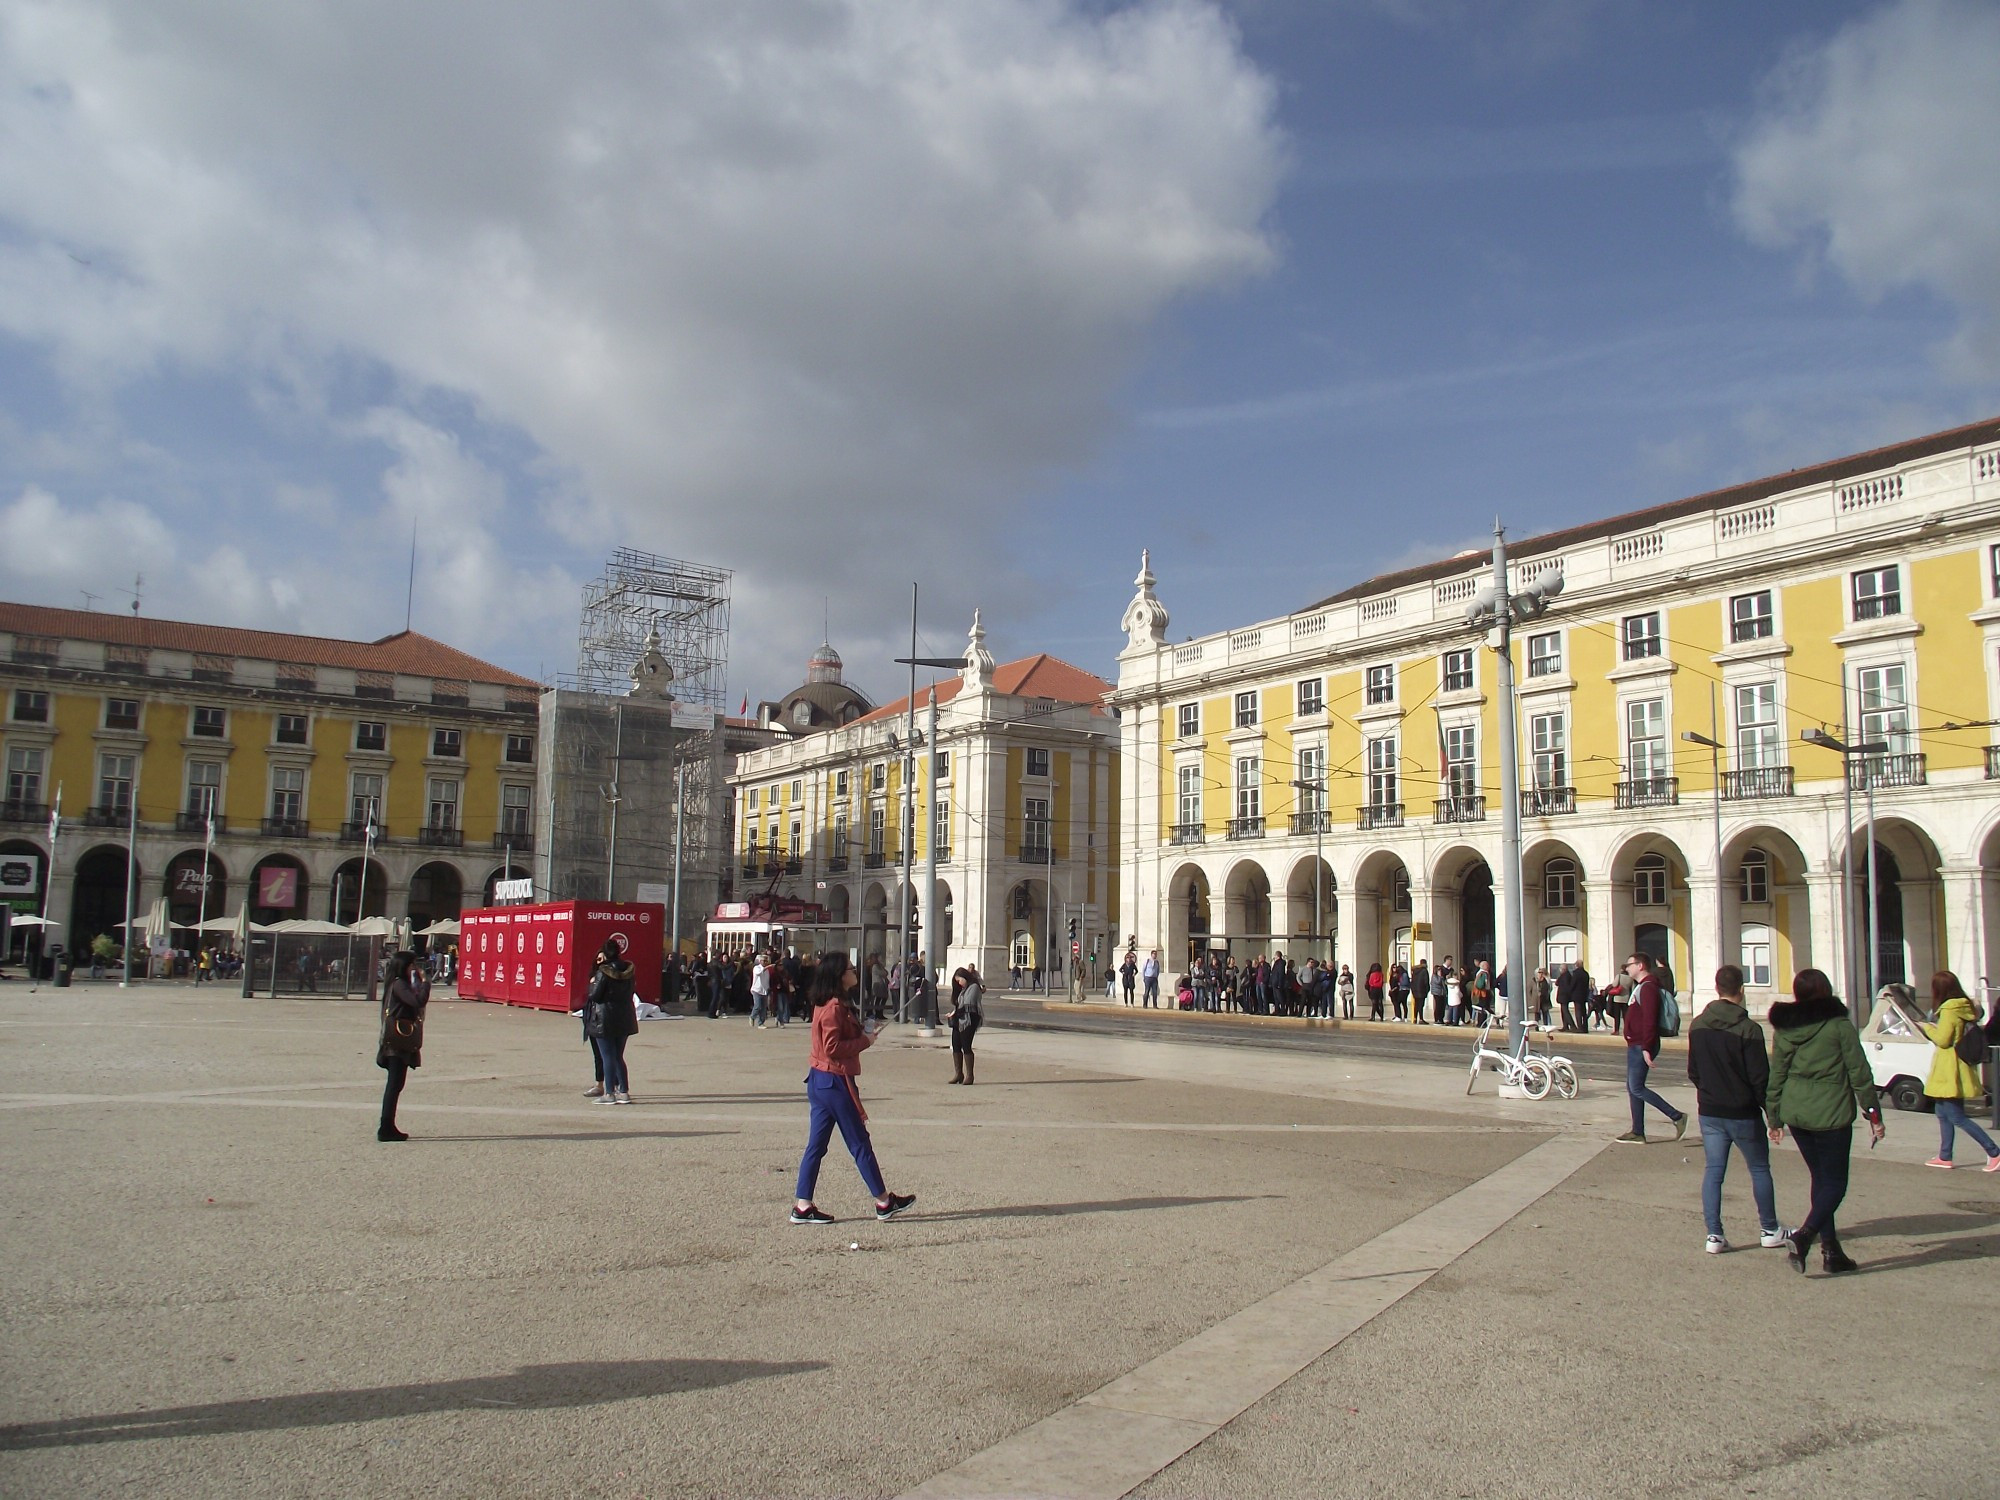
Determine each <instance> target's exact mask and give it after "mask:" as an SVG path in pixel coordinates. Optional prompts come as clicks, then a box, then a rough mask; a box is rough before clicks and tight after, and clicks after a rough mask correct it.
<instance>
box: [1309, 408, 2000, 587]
mask: <svg viewBox="0 0 2000 1500" xmlns="http://www.w3.org/2000/svg"><path fill="white" fill-rule="evenodd" d="M1996 439H2000V417H1988V418H1986V419H1985V420H1984V421H1980V422H1972V423H1968V424H1967V425H1966V426H1964V427H1952V428H1948V429H1947V430H1945V431H1943V432H1933V433H1931V434H1929V435H1928V436H1926V437H1919V438H1907V439H1905V440H1904V441H1903V442H1900V443H1891V444H1890V445H1889V446H1888V447H1886V448H1871V449H1870V450H1869V451H1868V452H1866V453H1855V454H1850V455H1849V456H1848V457H1846V458H1836V459H1829V460H1828V461H1827V462H1825V463H1822V464H1814V465H1813V466H1812V467H1810V468H1805V469H1789V470H1787V471H1786V472H1785V473H1783V474H1773V475H1770V476H1769V477H1767V478H1764V479H1753V480H1751V481H1749V482H1748V483H1747V484H1738V485H1732V486H1730V487H1729V488H1728V489H1721V490H1710V491H1708V493H1706V494H1703V495H1690V496H1688V497H1687V498H1686V499H1685V500H1669V501H1667V502H1666V503H1665V504H1664V505H1655V506H1651V507H1649V508H1647V509H1645V510H1634V511H1627V512H1626V513H1625V514H1624V515H1620V516H1608V517H1606V518H1604V519H1603V520H1598V521H1587V522H1585V523H1584V524H1583V525H1581V526H1571V527H1567V528H1565V529H1564V530H1561V531H1549V532H1544V533H1543V534H1542V535H1540V536H1531V537H1529V538H1527V539H1526V540H1525V541H1519V542H1509V543H1508V544H1507V555H1508V556H1509V557H1522V558H1527V557H1534V556H1536V555H1537V554H1539V553H1545V552H1553V551H1556V550H1559V549H1560V548H1563V547H1569V546H1574V545H1575V544H1576V543H1578V542H1587V541H1593V540H1596V539H1598V538H1600V537H1606V536H1610V535H1612V534H1614V533H1616V532H1621V531H1632V530H1636V529H1638V528H1641V527H1645V526H1657V525H1658V524H1659V523H1660V522H1662V521H1673V520H1678V519H1679V518H1680V517H1682V516H1690V515H1698V514H1699V513H1701V512H1702V511H1705V510H1721V509H1722V508H1724V507H1725V506H1731V505H1749V504H1752V503H1754V502H1755V501H1758V500H1764V499H1768V498H1769V497H1771V496H1772V495H1782V494H1784V493H1786V492H1787V491H1789V490H1803V489H1810V488H1811V487H1812V486H1814V485H1816V484H1838V483H1839V482H1840V481H1841V480H1843V479H1851V478H1853V477H1854V476H1855V475H1857V474H1870V473H1873V472H1875V471H1876V470H1878V469H1891V468H1894V467H1895V466H1896V465H1898V464H1907V463H1913V462H1915V461H1916V460H1917V459H1920V458H1929V457H1930V456H1932V455H1933V454H1937V453H1948V452H1950V451H1951V450H1952V449H1954V448H1976V447H1979V446H1980V445H1981V444H1984V443H1990V442H1993V441H1995V440H1996ZM1481 561H1484V562H1486V563H1488V564H1489V565H1490V564H1491V563H1492V561H1493V549H1492V548H1491V547H1488V548H1486V549H1485V550H1484V551H1481V552H1473V553H1466V554H1463V555H1461V556H1458V557H1446V558H1441V559H1439V560H1438V561H1437V562H1429V563H1424V564H1422V565H1421V566H1419V567H1414V568H1404V569H1402V570H1401V571H1400V572H1396V573H1379V574H1377V575H1376V576H1375V577H1373V578H1367V579H1363V580H1362V581H1361V582H1360V583H1357V584H1355V585H1353V586H1352V587H1351V588H1344V589H1342V590H1341V591H1340V592H1339V593H1337V594H1330V595H1328V596H1327V597H1326V598H1324V599H1321V600H1320V601H1319V602H1318V603H1316V604H1308V605H1307V606H1306V609H1307V610H1314V609H1324V608H1326V606H1327V605H1329V604H1340V603H1344V602H1345V601H1346V600H1349V599H1359V598H1364V597H1366V596H1368V595H1371V594H1386V593H1389V592H1390V591H1392V590H1394V589H1400V588H1407V587H1409V586H1410V585H1411V584H1413V583H1423V582H1425V581H1427V580H1429V579H1433V578H1447V577H1450V576H1452V575H1454V574H1457V573H1462V572H1464V571H1465V570H1466V569H1467V568H1470V567H1472V566H1474V565H1475V564H1477V563H1479V562H1481ZM1303 612H1304V611H1301V613H1303Z"/></svg>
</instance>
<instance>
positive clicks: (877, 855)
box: [861, 849, 889, 870]
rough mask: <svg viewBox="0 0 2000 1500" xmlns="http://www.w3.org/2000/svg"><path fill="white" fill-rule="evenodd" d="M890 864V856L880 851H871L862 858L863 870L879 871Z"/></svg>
mask: <svg viewBox="0 0 2000 1500" xmlns="http://www.w3.org/2000/svg"><path fill="white" fill-rule="evenodd" d="M888 863H889V856H888V855H887V854H885V853H883V852H882V851H881V850H880V849H870V850H869V851H868V852H867V853H866V854H864V855H862V856H861V868H862V869H864V870H879V869H881V868H882V867H883V866H884V865H886V864H888Z"/></svg>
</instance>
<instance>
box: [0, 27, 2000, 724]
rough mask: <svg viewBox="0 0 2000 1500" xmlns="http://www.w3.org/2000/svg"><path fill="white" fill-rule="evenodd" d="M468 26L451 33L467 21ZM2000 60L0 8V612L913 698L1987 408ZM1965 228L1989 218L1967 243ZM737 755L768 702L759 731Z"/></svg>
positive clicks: (1927, 42) (1741, 46)
mask: <svg viewBox="0 0 2000 1500" xmlns="http://www.w3.org/2000/svg"><path fill="white" fill-rule="evenodd" d="M475 10H476V15H477V22H478V24H473V21H474V12H475ZM1996 55H2000V9H1997V8H1995V7H1993V6H1991V5H1986V4H1979V3H1975V0H1961V3H1943V0H1931V3H1914V0H1893V3H1871V4H1860V3H1852V4H1842V3H1816V4H1803V3H1795V4H1778V3H1773V4H1760V5H1756V6H1742V5H1734V4H1706V5H1701V4H1693V5H1677V6H1666V5H1658V4H1644V3H1639V0H1520V3H1515V4H1508V5H1492V4H1484V3H1475V0H1313V3H1285V0H1238V3H1236V4H1234V5H1218V4H1212V3H1206V0H1158V3H1150V4H1141V5H1111V4H1102V3H1081V0H1070V3H1064V0H961V3H959V4H956V5H954V6H951V7H942V8H940V7H935V6H929V5H924V4H920V3H918V0H871V3H869V4H866V5H863V4H862V3H860V0H790V3H784V4H774V5H770V6H762V7H742V6H737V5H730V4H724V3H722V0H681V3H674V4H664V3H661V4H652V3H646V0H629V3H626V4H622V5H613V6H605V7H598V8H594V9H593V10H591V11H589V12H587V13H579V12H576V11H574V10H573V9H572V8H569V7H564V6H561V5H558V4H555V3H551V0H512V3H510V4H508V5H506V6H504V7H501V8H499V9H492V8H488V7H476V8H475V7H473V6H472V5H471V4H470V0H437V3H436V4H434V5H431V6H426V7H418V8H415V9H412V8H409V7H404V6H398V5H393V4H390V3H388V0H346V3H335V0H298V3H296V4H293V5H290V6H287V7H284V8H278V7H268V6H256V5H251V4H248V3H245V4H242V5H238V6H230V5H213V4H204V3H196V0H146V3H140V0H61V3H53V0H0V140H4V141H5V142H6V149H5V150H0V591H4V594H5V596H6V597H11V598H16V599H29V600H34V601H38V602H46V603H57V604H70V605H74V604H80V603H82V602H83V600H84V596H85V594H86V592H88V593H90V594H94V595H96V596H98V597H99V599H100V600H101V604H100V607H106V608H117V607H121V606H122V605H123V604H124V603H125V602H127V601H126V599H125V596H124V595H123V594H121V592H120V591H121V589H126V588H129V587H130V580H131V578H132V575H134V574H135V573H139V572H144V573H145V574H146V575H147V576H146V583H145V586H144V593H145V608H146V609H147V611H148V612H149V613H155V614H161V615H174V616H179V617H189V618H204V619H215V620H221V621H226V622H232V623H244V624H258V625H264V626H270V627H274V628H280V629H302V630H314V631H323V632H326V633H330V634H351V635H363V636H368V635H374V634H380V633H385V632H387V631H390V630H394V629H396V628H399V627H400V626H401V624H402V609H403V577H404V567H405V564H406V561H407V553H408V548H409V545H410V537H411V533H412V531H413V530H414V531H415V533H416V534H417V536H418V540H419V557H420V564H421V567H420V573H421V579H422V582H421V585H420V589H419V599H418V603H417V608H416V611H415V624H416V625H417V627H418V628H419V629H424V630H427V631H430V632H431V633H434V634H437V635H440V636H443V637H445V638H447V639H449V640H452V641H453V642H454V643H455V644H458V645H461V646H463V647H465V648H466V649H469V650H473V651H475V652H479V653H481V654H484V655H487V656H489V657H490V658H491V659H493V660H495V661H498V662H501V663H503V664H505V665H507V666H510V667H513V668H516V669H518V670H522V671H525V672H528V673H530V674H535V675H540V674H543V673H553V672H557V671H563V670H568V669H570V668H571V667H572V666H573V662H574V637H575V619H576V606H577V597H578V590H579V588H580V586H581V584H582V583H583V581H584V580H585V579H587V578H588V577H590V576H591V575H592V574H593V573H594V572H595V570H596V566H597V564H598V563H599V562H600V561H601V560H602V558H603V557H604V556H605V554H606V553H607V552H608V551H609V550H610V549H611V548H612V547H613V546H616V545H621V544H625V545H633V546H639V547H643V548H647V549H649V550H655V551H660V552H665V553H669V554H679V555H685V556H690V557H694V558H698V559H700V560H702V561H704V562H711V563H718V564H722V565H724V566H728V567H731V568H734V569H735V570H736V578H737V605H736V610H735V626H736V628H735V632H734V637H733V640H732V672H731V679H732V688H731V698H732V700H733V699H734V698H735V697H737V696H739V695H743V694H747V695H748V696H750V697H751V698H753V699H754V698H757V697H760V696H769V697H775V696H777V695H779V694H780V693H782V692H783V691H784V690H785V689H786V688H788V687H789V686H791V685H792V684H793V683H794V682H795V681H796V680H797V677H798V676H799V674H800V671H801V670H802V667H803V662H804V659H805V656H806V655H807V654H808V653H809V652H810V650H811V648H812V647H813V646H814V645H815V644H817V641H818V638H819V634H820V629H821V625H820V621H821V618H822V611H823V609H824V610H825V611H826V613H827V614H829V615H830V617H831V620H832V633H833V635H834V639H835V642H836V644H837V645H839V647H840V648H841V650H842V652H843V654H844V655H845V657H846V659H847V662H848V665H849V670H850V676H851V677H853V678H855V679H856V680H858V681H859V682H860V683H861V684H862V685H863V686H864V687H865V688H867V689H869V690H871V691H874V692H876V693H878V694H880V695H884V696H887V695H890V694H893V693H894V691H895V690H896V686H897V684H896V672H895V669H894V668H892V667H889V666H887V665H886V662H885V659H886V658H887V657H888V656H891V655H894V654H896V651H897V649H899V646H900V643H899V640H898V637H899V635H900V634H901V633H902V632H904V631H906V630H907V614H906V611H907V600H908V582H909V580H910V579H911V578H912V577H913V576H914V577H915V578H917V579H918V580H919V581H920V582H921V583H922V585H923V589H924V598H925V608H924V611H923V616H924V636H925V643H926V649H928V650H947V651H953V650H956V649H957V648H958V644H959V643H960V642H961V641H962V639H963V631H964V627H965V622H966V621H967V619H968V618H969V616H970V613H971V610H972V608H973V607H974V606H975V605H978V606H981V607H982V608H983V611H984V619H985V622H986V624H987V626H988V628H989V630H990V632H991V635H992V639H991V644H992V646H993V648H994V649H995V650H996V652H998V653H999V654H1001V655H1002V656H1003V657H1004V656H1010V655H1017V654H1024V653H1026V652H1029V651H1034V650H1044V649H1045V650H1050V651H1053V652H1056V653H1057V654H1059V655H1062V656H1065V657H1067V658H1069V659H1071V660H1073V661H1076V662H1078V663H1079V664H1081V665H1085V666H1088V667H1092V668H1094V669H1096V670H1099V671H1101V672H1105V673H1106V674H1109V673H1110V672H1111V670H1112V656H1113V653H1114V652H1115V651H1116V649H1117V646H1118V644H1119V641H1120V636H1119V632H1118V630H1117V620H1118V616H1119V615H1120V613H1121V612H1122V610H1123V608H1124V604H1125V602H1126V600H1127V599H1128V598H1129V596H1130V591H1131V578H1132V575H1133V573H1134V572H1135V571H1136V568H1137V562H1138V551H1139V548H1140V547H1141V546H1142V545H1145V546H1150V547H1151V548H1152V551H1153V564H1154V568H1155V571H1156V572H1157V573H1158V575H1159V578H1160V592H1161V595H1162V597H1163V599H1164V600H1165V601H1166V602H1167V604H1168V606H1169V608H1170V609H1171V610H1172V612H1173V627H1172V629H1173V631H1174V633H1175V634H1176V635H1177V636H1178V635H1181V634H1188V633H1197V632H1205V631H1208V630H1212V629H1217V628H1220V627H1223V626H1226V625H1229V624H1232V623H1237V622H1243V621H1248V620H1251V619H1258V618H1264V617H1268V616H1270V615H1274V614H1279V613H1283V612H1285V611H1287V610H1290V609H1294V608H1297V607H1299V606H1301V605H1303V604H1305V603H1307V602H1309V601H1311V600H1313V599H1316V598H1318V597H1321V596H1323V595H1325V594H1327V593H1331V592H1333V591H1334V590H1336V589H1339V588H1341V587H1344V586H1346V585H1348V584H1350V583H1353V582H1355V581H1357V580H1358V579H1360V578H1362V577H1365V576H1367V575H1368V574H1370V573H1373V572H1377V571H1381V570H1384V569H1388V568H1393V567H1397V566H1401V565H1405V564H1408V563H1411V562H1414V561H1419V560H1422V559H1424V558H1428V557H1431V556H1435V555H1438V554H1440V553H1446V552H1450V551H1455V550H1457V549H1458V548H1460V547H1465V546H1473V545H1479V544H1481V543H1482V542H1483V541H1484V539H1485V537H1486V535H1487V533H1488V531H1489V529H1490V526H1491V522H1492V518H1493V516H1494V515H1495V514H1496V513H1498V514H1500V515H1503V516H1504V517H1505V518H1506V520H1507V522H1508V524H1509V527H1510V529H1511V531H1512V532H1513V533H1514V534H1515V535H1524V534H1530V533H1532V532H1534V531H1536V530H1541V529H1546V528H1550V527H1555V526H1561V525H1567V524H1571V523H1574V522H1576V521H1580V520H1584V519H1587V518H1590V517H1592V516H1597V515H1603V514H1607V513H1611V512H1615V511H1621V510H1627V509H1631V508H1634V507H1638V506H1643V505H1647V504H1651V503H1655V502H1658V501H1662V500H1667V499H1672V498H1675V497H1677V496H1680V495H1684V494H1689V493H1693V492H1696V491H1700V490H1704V489H1708V488H1711V487H1714V486H1717V485H1722V484H1727V483H1730V482H1732V481H1736V480H1742V479H1748V478H1753V477H1756V476H1758V475H1762V474H1766V473H1771V472H1774V471H1777V470H1782V469H1785V468H1789V467H1793V466H1796V465H1799V464H1804V463H1810V462H1813V461H1816V460H1819V459H1824V458H1829V457H1834V456H1837V455H1839V454H1842V453H1847V452H1852V451H1855V450H1857V449H1860V448H1864V447H1868V446H1871V445H1873V444H1876V443H1879V442H1884V441H1889V440H1893V439H1895V438H1899V437H1905V436H1911V435H1914V434H1916V433H1919V432H1925V431H1930V430H1933V429H1935V428H1939V427H1943V426H1948V425H1952V424H1954V423H1957V422H1961V421H1966V420H1971V419H1973V418H1977V417H1981V416H1989V415H1993V414H1994V413H1996V412H2000V192H1995V191H1994V187H1995V185H1996V184H2000V90H1996V89H1994V88H1993V87H1992V82H1991V76H1990V60H1991V58H1992V57H1994V56H1996ZM1979 184H1984V185H1985V186H1984V188H1983V190H1981V189H1980V188H1979V187H1978V185H1979ZM732 706H733V702H732Z"/></svg>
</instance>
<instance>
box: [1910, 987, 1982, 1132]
mask: <svg viewBox="0 0 2000 1500" xmlns="http://www.w3.org/2000/svg"><path fill="white" fill-rule="evenodd" d="M1931 1006H1932V1008H1933V1009H1934V1010H1936V1012H1937V1019H1936V1020H1935V1021H1927V1022H1921V1023H1919V1024H1921V1025H1922V1026H1923V1028H1924V1035H1925V1036H1927V1037H1929V1038H1930V1039H1931V1045H1932V1046H1933V1047H1935V1048H1936V1049H1937V1055H1936V1056H1934V1057H1933V1058H1932V1059H1931V1071H1930V1076H1929V1077H1928V1078H1926V1079H1925V1080H1924V1093H1925V1094H1926V1095H1928V1096H1929V1098H1930V1100H1931V1102H1932V1103H1934V1104H1935V1105H1936V1106H1937V1118H1938V1154H1937V1155H1936V1156H1933V1157H1932V1158H1931V1159H1930V1160H1929V1161H1927V1162H1925V1163H1924V1165H1925V1166H1927V1167H1943V1168H1944V1169H1945V1170H1947V1171H1949V1170H1950V1169H1951V1167H1952V1165H1953V1163H1952V1159H1951V1148H1952V1145H1953V1143H1954V1141H1955V1139H1956V1137H1957V1134H1958V1132H1959V1131H1961V1130H1963V1131H1964V1132H1965V1133H1966V1134H1967V1135H1969V1136H1971V1137H1972V1139H1973V1140H1974V1141H1976V1142H1978V1143H1979V1145H1981V1146H1982V1147H1984V1148H1985V1150H1986V1170H1987V1171H1989V1172H2000V1146H1996V1145H1994V1144H1993V1137H1992V1136H1990V1135H1988V1134H1987V1133H1986V1132H1985V1131H1984V1130H1982V1129H1981V1128H1980V1126H1979V1122H1978V1121H1977V1120H1975V1119H1973V1118H1972V1117H1971V1116H1970V1115H1968V1114H1967V1113H1966V1112H1965V1101H1966V1100H1968V1099H1977V1098H1978V1097H1979V1096H1980V1095H1981V1094H1983V1093H1984V1092H1985V1090H1984V1089H1982V1088H1980V1086H1979V1074H1978V1072H1977V1071H1976V1070H1975V1069H1974V1068H1973V1066H1972V1064H1970V1063H1968V1062H1963V1061H1961V1060H1960V1058H1959V1055H1958V1039H1959V1038H1960V1037H1961V1036H1963V1035H1965V1033H1966V1032H1967V1031H1968V1030H1970V1029H1971V1028H1973V1027H1975V1026H1977V1025H1978V1024H1979V1012H1978V1011H1977V1010H1975V1009H1974V1008H1973V1005H1972V1001H1971V1000H1970V999H1968V998H1967V996H1966V993H1965V986H1964V985H1962V984H1960V983H1959V982H1958V976H1957V975H1956V974H1954V973H1952V972H1951V970H1949V969H1939V970H1938V971H1937V973H1935V974H1933V975H1931Z"/></svg>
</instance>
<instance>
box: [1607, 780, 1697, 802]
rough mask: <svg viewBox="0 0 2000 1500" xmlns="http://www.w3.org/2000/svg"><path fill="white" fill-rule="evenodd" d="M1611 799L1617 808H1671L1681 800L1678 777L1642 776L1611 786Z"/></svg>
mask: <svg viewBox="0 0 2000 1500" xmlns="http://www.w3.org/2000/svg"><path fill="white" fill-rule="evenodd" d="M1611 791H1612V798H1613V800H1614V801H1615V802H1616V803H1617V805H1618V806H1619V807H1673V806H1676V805H1677V804H1678V803H1679V802H1680V800H1681V779H1680V777H1678V776H1642V777H1639V778H1638V779H1636V780H1633V781H1620V782H1616V783H1614V784H1613V786H1612V789H1611Z"/></svg>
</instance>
